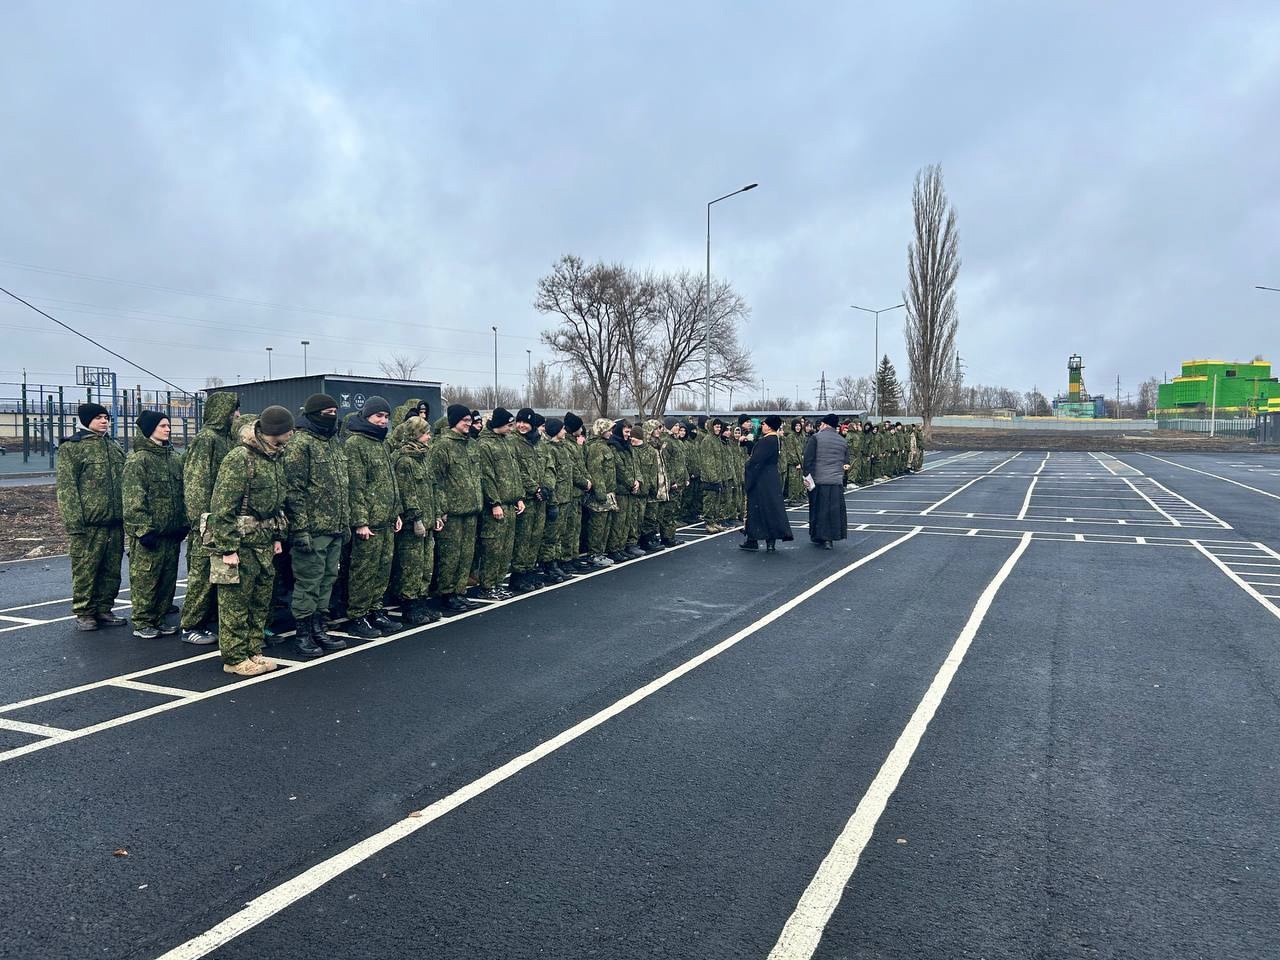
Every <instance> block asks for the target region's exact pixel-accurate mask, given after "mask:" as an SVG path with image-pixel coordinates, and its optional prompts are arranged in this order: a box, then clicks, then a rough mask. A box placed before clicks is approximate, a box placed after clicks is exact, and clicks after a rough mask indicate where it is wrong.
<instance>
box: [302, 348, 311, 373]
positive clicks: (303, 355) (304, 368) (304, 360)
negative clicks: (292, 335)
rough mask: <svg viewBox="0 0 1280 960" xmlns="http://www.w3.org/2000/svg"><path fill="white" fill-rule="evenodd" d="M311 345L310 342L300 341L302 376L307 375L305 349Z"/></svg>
mask: <svg viewBox="0 0 1280 960" xmlns="http://www.w3.org/2000/svg"><path fill="white" fill-rule="evenodd" d="M310 345H311V341H310V340H303V341H302V375H303V376H304V377H305V376H306V375H307V347H308V346H310Z"/></svg>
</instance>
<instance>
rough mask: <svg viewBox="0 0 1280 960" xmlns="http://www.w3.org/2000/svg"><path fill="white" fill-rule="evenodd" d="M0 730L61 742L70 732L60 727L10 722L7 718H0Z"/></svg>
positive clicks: (18, 721)
mask: <svg viewBox="0 0 1280 960" xmlns="http://www.w3.org/2000/svg"><path fill="white" fill-rule="evenodd" d="M0 730H12V731H13V732H14V733H29V734H31V735H32V736H36V737H46V738H47V739H48V740H62V739H64V738H66V737H67V736H68V735H69V734H70V733H71V731H70V730H64V729H62V728H61V727H46V726H45V725H44V724H43V723H24V722H23V721H22V720H10V719H9V718H8V717H0Z"/></svg>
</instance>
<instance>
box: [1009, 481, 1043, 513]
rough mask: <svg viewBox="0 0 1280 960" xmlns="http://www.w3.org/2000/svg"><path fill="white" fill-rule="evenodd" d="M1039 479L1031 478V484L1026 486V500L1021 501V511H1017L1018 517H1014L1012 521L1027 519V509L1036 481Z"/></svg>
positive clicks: (1034, 490)
mask: <svg viewBox="0 0 1280 960" xmlns="http://www.w3.org/2000/svg"><path fill="white" fill-rule="evenodd" d="M1039 479H1040V478H1039V477H1032V478H1031V483H1029V484H1028V485H1027V496H1026V499H1025V500H1023V501H1022V509H1021V510H1019V511H1018V516H1017V517H1015V518H1014V519H1017V520H1025V519H1027V508H1029V507H1030V506H1031V495H1032V494H1033V493H1035V492H1036V481H1037V480H1039Z"/></svg>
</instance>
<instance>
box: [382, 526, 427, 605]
mask: <svg viewBox="0 0 1280 960" xmlns="http://www.w3.org/2000/svg"><path fill="white" fill-rule="evenodd" d="M435 542H436V541H435V533H434V532H433V531H432V530H431V528H430V527H428V528H427V535H426V536H425V537H420V536H418V535H417V534H416V533H414V532H413V524H412V523H406V524H405V525H404V527H403V528H402V529H401V530H400V532H399V533H397V534H396V556H395V560H394V562H393V563H392V564H391V594H392V596H394V597H396V598H397V599H400V600H421V599H422V598H423V597H425V596H426V595H427V592H428V590H429V588H430V587H431V567H432V561H433V560H434V559H435Z"/></svg>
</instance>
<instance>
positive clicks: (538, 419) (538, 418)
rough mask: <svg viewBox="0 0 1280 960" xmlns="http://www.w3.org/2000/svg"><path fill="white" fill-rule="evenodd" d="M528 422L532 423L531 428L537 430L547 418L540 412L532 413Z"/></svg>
mask: <svg viewBox="0 0 1280 960" xmlns="http://www.w3.org/2000/svg"><path fill="white" fill-rule="evenodd" d="M529 422H530V423H531V424H533V429H535V430H537V429H538V428H539V427H540V426H542V425H543V424H544V423H546V422H547V418H546V417H544V416H543V415H542V414H540V413H534V415H533V416H532V417H531V418H530V419H529Z"/></svg>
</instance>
